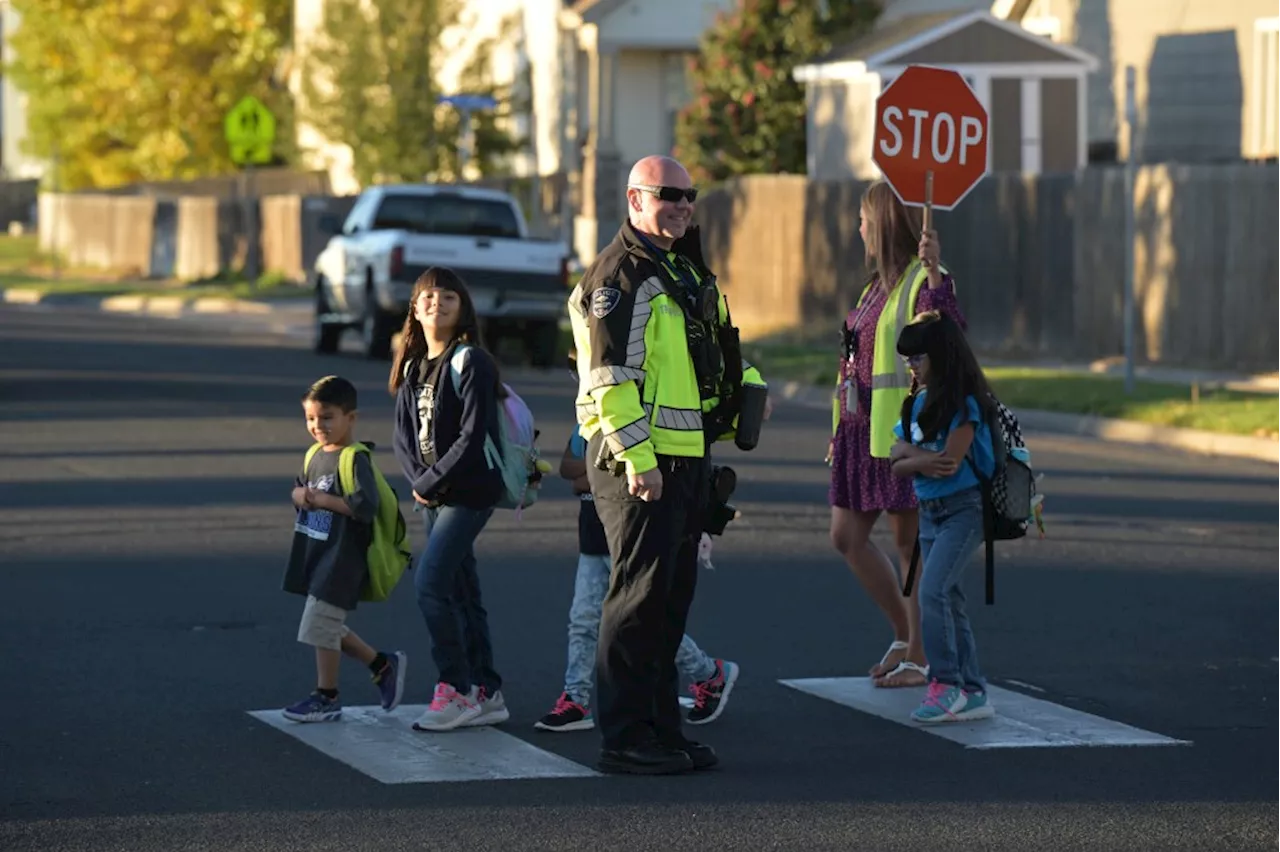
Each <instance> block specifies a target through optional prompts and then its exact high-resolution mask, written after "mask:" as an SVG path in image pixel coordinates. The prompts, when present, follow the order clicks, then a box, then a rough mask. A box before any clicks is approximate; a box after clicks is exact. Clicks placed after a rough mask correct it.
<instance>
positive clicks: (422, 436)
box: [418, 382, 436, 464]
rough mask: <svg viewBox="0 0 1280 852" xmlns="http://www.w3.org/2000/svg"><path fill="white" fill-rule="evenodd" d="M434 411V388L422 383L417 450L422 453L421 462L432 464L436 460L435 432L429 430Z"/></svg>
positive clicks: (419, 398)
mask: <svg viewBox="0 0 1280 852" xmlns="http://www.w3.org/2000/svg"><path fill="white" fill-rule="evenodd" d="M435 411H436V386H435V385H434V384H432V383H431V382H424V383H423V385H422V388H421V390H419V391H418V422H419V426H418V449H419V450H420V451H421V452H422V459H423V461H425V462H427V463H428V464H432V463H434V462H435V459H436V438H435V430H433V429H432V428H431V419H432V417H434V416H435Z"/></svg>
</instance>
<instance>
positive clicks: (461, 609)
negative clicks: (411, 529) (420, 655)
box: [413, 506, 502, 695]
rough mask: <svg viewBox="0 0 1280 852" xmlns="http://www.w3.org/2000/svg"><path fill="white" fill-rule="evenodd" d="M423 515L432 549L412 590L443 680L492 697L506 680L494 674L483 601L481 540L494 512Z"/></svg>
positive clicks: (456, 509)
mask: <svg viewBox="0 0 1280 852" xmlns="http://www.w3.org/2000/svg"><path fill="white" fill-rule="evenodd" d="M422 514H423V515H424V516H425V518H424V520H425V526H426V532H427V546H426V549H425V550H423V552H422V558H421V559H419V560H418V571H417V574H416V575H415V576H414V578H413V581H414V582H413V585H414V587H415V588H416V589H417V591H418V608H419V609H420V610H422V617H423V619H425V620H426V622H427V631H428V632H429V633H430V634H431V657H432V659H434V660H435V663H436V668H437V669H439V670H440V678H439V680H440V681H441V682H443V683H447V684H450V685H451V686H453V688H454V689H456V690H458V691H459V692H461V693H463V694H466V693H467V692H469V691H470V690H471V687H472V686H482V687H484V689H485V691H486V692H487V693H488V694H489V695H493V694H494V693H495V692H497V691H498V690H499V689H501V688H502V678H500V677H499V676H498V673H497V672H496V671H494V668H493V643H492V642H491V641H490V639H489V614H488V613H487V612H485V609H484V603H483V602H482V601H481V599H480V575H479V574H477V573H476V554H475V541H476V537H477V536H479V535H480V531H481V530H482V529H484V525H485V524H486V523H488V521H489V516H490V515H492V514H493V509H467V508H465V507H462V506H442V507H440V508H438V509H426V510H424V511H423V513H422Z"/></svg>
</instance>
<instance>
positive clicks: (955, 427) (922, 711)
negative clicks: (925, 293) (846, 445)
mask: <svg viewBox="0 0 1280 852" xmlns="http://www.w3.org/2000/svg"><path fill="white" fill-rule="evenodd" d="M898 353H899V354H900V355H902V357H903V359H904V360H905V361H906V362H907V367H908V368H909V369H910V370H911V375H912V380H913V381H912V386H913V390H914V392H913V393H912V395H911V396H910V397H908V398H907V401H906V402H905V403H904V404H903V407H902V420H901V422H900V423H899V424H898V426H897V427H895V429H894V432H895V434H896V435H897V436H898V443H897V444H896V445H895V446H894V448H893V452H892V454H891V455H890V464H891V465H892V470H893V473H894V474H895V475H897V476H910V477H912V481H913V484H914V486H915V492H916V497H917V498H918V499H919V501H920V561H921V564H922V566H923V567H922V573H921V577H920V624H921V634H922V637H923V640H924V650H925V655H926V657H928V660H929V672H930V675H931V676H932V680H931V681H930V683H929V689H928V692H927V693H926V695H925V699H924V701H923V702H922V703H921V704H920V706H919V707H918V708H916V710H915V711H914V712H913V713H912V714H911V718H912V719H913V720H915V721H916V722H920V723H924V724H932V723H936V722H959V721H968V720H973V719H986V718H989V717H991V716H992V715H994V712H995V711H994V708H993V707H992V706H991V702H990V701H989V700H988V698H987V685H986V681H985V680H984V679H983V677H982V672H981V670H980V669H979V668H978V648H977V644H976V643H975V642H974V639H973V630H972V628H971V626H970V624H969V617H968V615H966V613H965V599H964V584H963V580H964V569H965V567H966V566H967V565H968V563H969V558H970V557H971V556H972V555H973V552H974V551H975V550H976V549H977V548H978V545H979V544H981V543H982V541H983V513H982V481H984V480H987V479H989V478H990V477H991V475H992V473H993V472H994V470H995V454H994V450H993V444H992V440H991V431H990V427H989V426H988V425H987V424H988V423H989V422H990V417H991V415H992V414H993V413H994V412H993V411H992V408H993V404H992V397H991V391H990V388H989V387H988V385H987V380H986V378H985V377H984V376H983V374H982V368H981V367H979V366H978V359H977V358H976V357H974V354H973V350H972V349H970V348H969V343H968V341H966V340H965V336H964V332H963V331H961V330H960V327H959V326H958V325H957V324H956V323H955V321H954V320H952V319H951V318H950V317H949V316H947V315H946V314H943V313H939V312H937V311H929V312H927V313H923V314H920V315H919V316H917V317H916V318H915V319H914V320H912V321H911V322H910V323H909V324H908V325H906V326H905V327H904V328H903V329H902V333H901V335H899V337H898ZM904 427H905V430H906V431H905V432H904ZM979 477H981V479H979Z"/></svg>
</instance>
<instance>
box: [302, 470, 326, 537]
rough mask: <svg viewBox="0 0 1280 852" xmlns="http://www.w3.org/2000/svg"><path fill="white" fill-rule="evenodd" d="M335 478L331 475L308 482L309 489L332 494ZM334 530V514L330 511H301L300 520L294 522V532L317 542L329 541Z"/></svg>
mask: <svg viewBox="0 0 1280 852" xmlns="http://www.w3.org/2000/svg"><path fill="white" fill-rule="evenodd" d="M333 483H334V477H333V474H331V473H326V474H325V475H324V476H322V477H320V478H319V479H317V480H315V481H314V482H308V483H307V487H308V488H314V489H315V490H316V491H324V492H326V493H331V492H332V491H333ZM332 529H333V512H330V511H329V510H328V509H299V510H298V519H297V520H296V521H294V524H293V531H294V532H300V533H302V534H303V535H305V536H306V537H307V538H313V539H315V540H316V541H328V540H329V532H330V531H331V530H332Z"/></svg>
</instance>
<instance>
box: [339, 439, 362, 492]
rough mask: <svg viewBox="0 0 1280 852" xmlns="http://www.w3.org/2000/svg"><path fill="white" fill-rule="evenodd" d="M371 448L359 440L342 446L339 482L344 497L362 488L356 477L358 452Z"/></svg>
mask: <svg viewBox="0 0 1280 852" xmlns="http://www.w3.org/2000/svg"><path fill="white" fill-rule="evenodd" d="M367 452H369V448H368V447H366V446H365V445H364V444H361V443H359V442H357V443H354V444H351V445H349V446H346V447H343V448H342V454H341V455H339V456H338V484H339V485H340V486H341V487H342V494H343V496H344V497H349V496H351V495H352V494H354V493H356V492H357V491H359V490H360V483H359V481H358V480H357V479H356V453H367Z"/></svg>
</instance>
